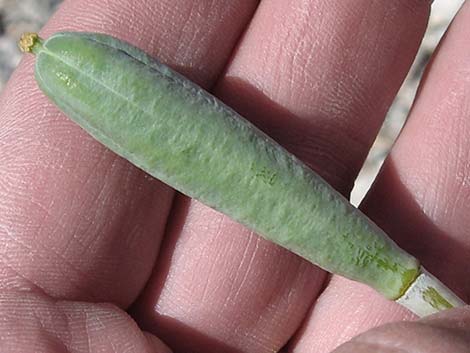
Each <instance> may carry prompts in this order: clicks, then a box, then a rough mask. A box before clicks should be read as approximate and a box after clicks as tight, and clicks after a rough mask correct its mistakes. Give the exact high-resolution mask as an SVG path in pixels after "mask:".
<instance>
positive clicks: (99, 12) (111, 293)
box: [0, 0, 470, 353]
mask: <svg viewBox="0 0 470 353" xmlns="http://www.w3.org/2000/svg"><path fill="white" fill-rule="evenodd" d="M256 5H257V2H256V1H251V0H250V1H246V0H243V1H242V0H239V1H225V0H224V1H218V2H211V1H199V2H197V3H195V4H194V3H193V2H188V1H183V0H181V1H169V0H162V1H159V2H158V3H154V2H152V1H143V2H139V3H138V4H134V3H133V2H131V1H125V0H124V1H119V0H115V1H109V2H105V3H104V4H103V3H101V2H96V1H93V0H75V1H68V2H66V3H65V4H64V5H63V6H62V8H61V9H60V10H59V12H58V13H57V14H56V16H55V17H54V19H52V20H51V22H50V23H49V25H48V26H47V28H46V29H45V34H44V36H46V37H47V35H48V34H50V33H52V32H55V31H57V30H62V29H69V30H86V31H97V32H103V31H105V32H107V33H110V34H113V35H115V36H117V37H120V38H122V39H125V40H128V41H129V42H132V43H134V44H136V45H138V46H140V47H142V48H143V49H145V50H147V51H148V52H149V53H152V54H154V55H156V56H158V57H159V58H161V59H162V60H163V61H166V62H167V63H169V64H170V65H172V66H173V67H175V68H176V69H178V70H180V71H181V72H182V73H184V74H186V75H187V76H189V77H190V78H192V79H193V80H195V81H196V82H198V83H200V84H201V85H203V86H204V87H207V88H210V87H212V88H213V91H214V92H215V93H216V94H217V95H218V96H219V97H221V98H222V99H223V100H225V101H226V102H227V103H228V104H229V105H231V106H233V107H234V108H235V109H237V110H238V111H239V112H240V113H242V115H244V116H246V117H247V118H250V119H251V120H252V121H254V122H255V123H256V124H257V125H258V126H260V127H261V128H263V129H264V130H265V131H267V132H268V133H269V134H270V135H271V136H272V137H274V138H275V139H276V140H278V141H279V142H280V143H282V144H283V145H284V146H286V147H287V148H288V149H289V150H291V151H292V152H293V153H295V154H297V155H298V156H299V157H300V158H302V159H303V160H304V161H306V162H307V163H308V164H309V165H310V166H312V168H314V169H315V170H317V171H318V172H319V173H320V174H321V175H323V176H324V177H325V178H326V179H327V180H328V181H329V182H330V183H332V184H333V185H334V186H335V187H336V188H337V189H338V190H340V191H342V192H343V193H345V194H346V193H348V192H349V190H350V188H351V185H352V183H353V181H354V178H355V175H356V173H357V172H358V169H359V168H360V165H361V163H362V162H363V160H364V158H365V156H366V154H367V151H368V149H369V147H370V144H371V143H372V141H373V139H374V136H375V134H376V132H377V129H378V127H379V126H380V124H381V122H382V119H383V117H384V114H385V112H386V110H387V108H388V106H389V104H390V103H391V101H392V99H393V97H394V95H395V94H396V91H397V89H398V87H399V85H400V84H401V82H402V80H403V78H404V76H405V75H406V72H407V70H408V69H409V66H410V64H411V62H412V59H413V55H414V54H415V51H416V49H417V47H418V45H419V41H420V39H421V37H422V34H423V31H424V29H425V24H426V17H427V15H428V12H429V4H427V3H426V2H424V1H423V2H412V3H411V4H410V2H401V1H396V2H393V4H391V3H380V2H377V3H375V2H374V3H372V4H371V2H370V1H365V0H364V1H362V0H361V1H356V2H354V4H352V2H346V3H345V2H342V1H333V2H331V1H303V2H296V1H287V2H285V1H271V2H268V1H263V2H261V4H260V5H259V7H258V9H257V11H256V15H255V16H254V17H253V13H254V11H255V8H256ZM469 18H470V6H469V4H468V3H467V5H465V6H464V9H463V10H462V11H461V13H460V14H459V17H458V19H457V20H456V21H455V23H454V25H453V27H452V29H451V31H450V32H449V34H448V36H447V38H446V39H445V41H444V42H443V44H442V47H441V49H440V52H439V54H438V55H437V56H436V58H435V60H434V62H433V65H432V68H431V70H430V71H429V74H428V76H427V79H426V81H425V83H424V85H423V87H422V89H421V93H420V95H419V97H418V99H417V101H416V104H415V107H414V109H413V112H412V115H411V117H410V120H409V122H408V124H407V126H406V128H405V130H404V132H403V133H402V135H401V137H400V139H399V141H398V142H397V144H396V146H395V147H394V150H393V152H392V154H391V157H390V158H389V159H388V161H387V163H386V165H385V167H384V169H383V171H382V173H381V175H380V176H379V179H378V181H377V183H376V184H375V186H374V187H373V189H372V191H371V192H370V194H369V196H368V198H367V200H366V201H365V203H364V205H363V209H364V210H365V212H366V213H367V214H368V215H369V216H371V217H372V218H373V219H374V220H375V221H377V222H378V223H379V224H380V225H381V226H382V227H383V228H384V229H385V230H386V231H387V232H388V233H389V234H390V235H391V236H393V237H394V238H395V239H396V240H397V241H398V242H399V243H400V244H401V245H402V246H404V247H405V248H407V249H408V250H409V251H411V252H412V253H414V254H415V255H416V256H417V257H418V258H420V259H421V260H422V261H423V263H424V264H425V265H426V266H427V267H428V268H430V269H431V270H433V272H435V273H436V275H438V276H440V277H441V278H442V279H443V280H445V281H446V282H447V283H448V284H449V285H450V286H451V287H453V288H454V289H456V290H457V292H458V293H459V294H460V295H461V296H462V297H463V298H464V299H465V298H468V296H469V295H470V285H469V284H468V282H466V279H467V278H468V275H469V272H468V269H467V268H468V255H469V254H470V240H469V239H468V237H466V230H467V229H468V226H469V222H468V212H469V209H468V205H467V204H466V202H465V200H467V199H468V197H469V195H470V190H469V188H468V180H467V179H468V176H467V175H468V173H469V168H468V161H469V160H470V157H469V155H468V153H466V152H465V151H467V150H468V147H469V146H468V145H469V143H468V137H467V136H468V134H470V124H469V123H468V119H466V117H468V115H469V114H470V111H469V109H468V105H466V101H467V99H468V95H469V93H468V92H469V83H468V79H467V78H468V77H467V76H468V75H466V72H468V67H469V64H468V63H469V62H470V61H469V60H468V56H469V53H470V44H469V43H468V41H465V38H466V36H465V31H468V27H469V26H468V23H470V21H469ZM248 23H249V26H248ZM247 26H248V27H247ZM245 28H248V29H247V31H246V32H245V34H244V35H243V37H241V38H240V36H241V33H242V31H243V30H244V29H245ZM238 40H239V42H238V45H237V46H236V47H235V44H236V42H237V41H238ZM2 103H3V104H2V105H1V108H0V121H1V122H2V130H1V131H0V149H1V153H0V193H1V194H0V199H1V202H0V244H1V247H0V254H1V262H0V298H1V299H0V317H1V318H2V320H0V347H1V348H2V351H6V352H25V351H34V352H47V353H52V352H54V353H55V352H66V351H69V352H90V353H94V352H101V351H106V352H108V351H111V352H116V353H120V352H166V351H167V348H165V347H164V346H163V345H162V344H161V343H160V341H159V340H158V339H157V338H156V336H158V337H161V338H162V339H163V340H164V341H165V342H167V343H168V345H169V346H170V347H171V348H172V349H173V351H174V352H183V351H184V352H202V351H205V352H206V351H215V352H237V353H239V352H273V351H278V350H280V349H281V348H282V347H283V346H284V345H285V344H286V342H288V341H289V344H288V345H287V346H285V347H284V348H283V350H284V351H286V352H296V353H304V352H305V353H307V352H309V353H310V352H329V351H331V350H333V349H334V348H335V347H337V346H338V345H339V344H341V343H343V342H345V341H347V340H349V339H350V338H351V337H353V336H355V335H356V334H358V333H360V332H363V331H366V330H367V329H369V328H372V327H375V326H378V325H380V324H382V323H386V322H389V321H399V320H404V319H411V315H410V314H409V313H407V312H405V310H404V309H401V308H399V307H398V306H397V305H395V304H394V303H391V302H387V301H385V300H384V299H382V298H381V297H380V296H378V295H377V294H376V293H374V292H373V291H372V290H370V289H368V288H365V287H364V286H361V285H359V284H356V283H352V282H350V281H347V280H345V279H342V278H340V277H336V276H332V277H331V278H328V279H327V276H326V274H325V273H324V272H322V271H321V270H319V269H318V268H316V267H314V266H312V265H310V264H308V263H306V262H304V261H302V260H301V259H299V258H298V257H296V256H294V255H293V254H290V253H288V252H287V251H285V250H282V249H280V248H278V247H276V246H274V245H273V244H270V243H268V242H266V241H264V240H262V239H261V238H259V237H258V236H257V235H255V234H253V233H251V232H250V231H248V230H247V229H245V228H243V227H242V226H240V225H238V224H236V223H234V222H232V221H231V220H229V219H227V218H226V217H224V216H222V215H220V214H218V213H216V212H215V211H212V210H211V209H209V208H207V207H205V206H204V205H201V204H200V203H197V202H195V201H192V200H188V199H186V198H184V197H182V196H180V195H175V194H174V192H173V191H172V190H170V189H169V188H168V187H166V186H165V185H162V184H161V183H159V182H158V181H156V180H152V179H151V178H149V177H147V176H145V175H143V173H141V172H140V171H138V170H137V169H135V168H133V167H131V166H130V165H129V164H128V163H127V162H125V161H123V160H121V159H120V158H118V157H116V156H115V155H113V154H112V153H111V152H109V151H106V150H105V149H104V148H103V147H101V146H100V145H98V144H97V143H96V142H94V141H92V139H91V138H89V137H88V136H87V135H86V134H85V133H84V132H83V131H81V130H80V129H79V128H78V127H76V126H75V125H73V124H72V123H70V122H69V121H68V120H67V119H65V118H64V117H63V116H62V115H61V114H60V113H59V112H58V111H57V110H56V109H55V108H54V107H53V106H52V105H51V104H50V103H49V102H48V101H47V99H46V98H45V97H44V96H43V95H42V94H41V93H40V92H39V91H38V89H37V87H36V85H35V83H34V82H33V77H32V61H31V60H30V59H25V60H24V62H23V63H22V65H21V66H20V68H19V69H18V70H17V71H16V73H15V75H14V77H13V78H12V80H11V81H10V83H9V85H8V87H7V89H6V91H5V93H4V95H3V97H2ZM99 303H112V304H99ZM124 310H128V312H130V313H131V315H132V317H133V318H134V319H135V320H136V321H137V323H138V324H139V326H140V327H141V328H143V329H144V330H146V331H148V332H151V333H152V334H154V335H155V336H154V335H152V334H150V333H143V331H141V329H140V328H139V327H138V326H137V324H136V323H135V322H134V321H133V319H131V317H130V316H128V315H127V314H126V313H125V311H124ZM469 332H470V315H469V312H468V310H466V309H461V310H455V311H452V312H449V313H443V314H441V315H440V316H438V317H435V318H429V319H426V320H423V321H421V322H419V323H411V322H407V323H401V324H393V325H390V326H385V327H381V328H379V329H377V330H376V331H372V332H369V333H367V334H366V335H364V336H362V337H361V338H359V339H355V340H353V341H351V342H350V343H347V344H346V345H343V346H342V347H341V348H338V350H337V351H336V352H342V353H345V352H356V351H357V352H369V351H371V352H375V351H377V349H378V348H377V347H379V346H380V345H382V346H380V347H382V348H381V349H382V350H381V351H385V352H388V351H390V352H392V351H393V350H392V349H393V348H391V347H395V348H396V347H399V348H403V347H406V349H408V350H409V351H413V352H421V351H426V352H441V351H442V352H449V351H452V352H456V353H459V352H467V351H468V350H466V349H467V347H468V345H469V342H470V338H469V337H470V333H469ZM436 338H437V340H436ZM436 342H437V343H436ZM387 349H388V350H387Z"/></svg>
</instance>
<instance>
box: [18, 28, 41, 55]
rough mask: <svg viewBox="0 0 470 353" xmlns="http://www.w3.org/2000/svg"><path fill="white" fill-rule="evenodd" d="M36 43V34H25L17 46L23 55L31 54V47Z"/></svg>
mask: <svg viewBox="0 0 470 353" xmlns="http://www.w3.org/2000/svg"><path fill="white" fill-rule="evenodd" d="M37 42H39V35H38V34H37V33H31V32H26V33H23V35H22V36H21V38H20V41H19V43H18V45H19V47H20V50H21V51H22V52H23V53H32V52H33V47H34V46H35V44H36V43H37Z"/></svg>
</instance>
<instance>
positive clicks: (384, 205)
mask: <svg viewBox="0 0 470 353" xmlns="http://www.w3.org/2000/svg"><path fill="white" fill-rule="evenodd" d="M429 188H430V191H431V188H432V185H430V186H429ZM371 190H373V192H372V193H369V194H368V195H367V197H366V198H365V200H364V202H363V203H362V204H361V207H360V208H361V209H362V210H363V211H364V212H365V213H366V214H367V215H368V216H369V217H370V218H371V219H372V220H374V221H375V222H376V223H377V225H378V226H379V227H381V228H382V229H383V230H384V231H385V232H386V233H387V234H388V235H389V236H390V237H391V238H392V239H394V240H395V242H396V243H397V244H398V245H399V246H400V247H401V248H403V249H404V250H406V251H408V252H409V253H410V254H412V255H414V256H415V257H416V258H417V259H418V260H419V261H420V262H421V264H422V265H423V266H424V267H425V268H426V269H428V270H429V271H430V272H431V273H432V274H434V275H435V276H436V277H437V278H439V279H440V280H441V281H442V282H443V283H445V284H446V285H447V286H449V288H451V289H452V290H454V291H455V293H456V294H457V295H459V296H460V297H461V298H462V299H463V300H464V301H465V302H467V303H468V302H469V300H470V281H469V280H468V279H469V278H470V237H469V236H468V234H448V233H447V232H446V231H445V230H444V229H441V228H440V227H438V226H437V225H436V224H435V222H434V221H433V220H432V219H431V218H430V217H429V216H428V215H426V214H425V212H424V211H423V208H422V207H421V206H420V205H419V203H418V201H417V200H416V196H414V195H413V194H412V192H411V191H410V190H408V188H407V187H406V186H405V185H404V184H403V182H402V181H401V180H400V175H399V174H398V172H397V169H396V167H395V166H394V163H393V160H392V159H391V158H389V159H388V160H387V161H386V163H385V165H384V167H383V169H382V171H381V173H380V176H379V178H378V179H377V181H376V183H375V184H374V185H373V187H372V189H371ZM449 214H450V215H451V213H449ZM469 216H470V215H469ZM462 221H465V220H461V219H456V220H455V222H462Z"/></svg>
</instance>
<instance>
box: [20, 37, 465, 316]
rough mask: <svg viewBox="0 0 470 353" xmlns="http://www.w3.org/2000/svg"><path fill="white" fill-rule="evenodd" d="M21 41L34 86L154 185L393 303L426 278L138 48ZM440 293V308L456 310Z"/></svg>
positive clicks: (312, 179)
mask: <svg viewBox="0 0 470 353" xmlns="http://www.w3.org/2000/svg"><path fill="white" fill-rule="evenodd" d="M20 45H21V46H22V49H23V50H24V51H25V52H33V53H35V54H36V55H37V60H36V69H35V75H36V80H37V82H38V84H39V87H40V88H41V89H42V90H43V91H44V92H45V93H46V95H47V96H49V98H50V99H51V100H52V101H53V102H54V103H55V104H56V105H57V106H58V107H59V108H60V109H61V110H62V111H63V112H64V113H65V114H66V115H67V116H68V117H70V118H71V119H73V120H74V121H75V122H76V123H78V124H79V125H80V126H81V127H82V128H84V129H85V130H86V131H88V132H89V133H90V134H91V135H92V136H93V137H94V138H96V139H97V140H98V141H100V142H102V143H103V144H104V145H106V146H107V147H108V148H110V149H111V150H113V151H114V152H116V153H117V154H119V155H121V156H123V157H124V158H126V159H127V160H129V161H130V162H132V163H133V164H135V165H136V166H138V167H139V168H141V169H143V170H144V171H146V172H147V173H149V174H150V175H152V176H154V177H155V178H157V179H159V180H161V181H163V182H164V183H166V184H168V185H170V186H172V187H174V188H175V189H177V190H179V191H180V192H182V193H184V194H186V195H188V196H190V197H193V198H195V199H198V200H200V201H202V202H203V203H205V204H207V205H209V206H210V207H212V208H214V209H216V210H219V211H221V212H223V213H225V214H226V215H228V216H230V217H231V218H232V219H234V220H236V221H238V222H240V223H242V224H244V225H246V226H248V227H249V228H251V229H253V230H254V231H256V232H257V233H259V234H260V235H261V236H263V237H265V238H266V239H269V240H271V241H273V242H275V243H277V244H279V245H281V246H283V247H285V248H287V249H289V250H291V251H293V252H294V253H296V254H298V255H300V256H302V257H303V258H305V259H307V260H309V261H310V262H312V263H314V264H316V265H318V266H320V267H322V268H323V269H325V270H327V271H330V272H333V273H337V274H340V275H342V276H345V277H347V278H350V279H353V280H356V281H360V282H362V283H366V284H368V285H370V286H371V287H373V288H375V289H376V290H377V291H379V292H380V293H382V294H383V295H384V296H386V297H387V298H389V299H393V300H396V299H398V298H401V297H403V296H404V294H406V293H408V289H409V288H411V287H413V284H414V283H415V281H416V279H417V278H421V277H422V276H423V273H424V272H423V271H422V270H421V269H420V265H419V263H418V261H417V260H416V259H415V258H414V257H413V256H411V255H409V254H407V253H406V252H405V251H403V250H401V249H400V248H399V247H398V246H397V245H396V244H395V243H394V242H393V241H392V240H390V238H388V237H387V235H386V234H385V233H384V232H383V231H382V230H380V229H379V228H378V227H377V226H376V225H375V224H374V223H373V222H371V221H370V220H369V219H368V218H367V217H366V216H365V215H363V214H362V213H361V212H360V211H359V210H357V209H356V208H354V207H353V206H352V205H351V204H350V203H349V202H348V201H347V200H346V199H345V198H344V197H343V196H342V195H340V194H339V193H338V192H337V191H335V190H334V189H333V188H332V187H331V186H330V185H328V184H327V183H326V182H325V181H324V180H323V179H322V178H321V177H319V176H318V175H317V174H316V173H314V172H313V171H312V170H310V169H309V168H308V167H307V166H306V165H305V164H303V163H302V162H301V161H300V160H298V159H297V158H296V157H295V156H293V155H292V154H290V153H289V152H287V151H286V150H285V149H284V148H282V147H281V146H280V145H278V144H277V143H276V142H275V141H273V140H272V139H271V138H269V137H268V136H267V135H266V134H264V133H263V132H261V131H260V130H259V129H257V128H256V127H255V126H254V125H252V124H251V123H250V122H248V121H247V120H245V119H243V118H242V117H241V116H240V115H238V114H237V113H236V112H235V111H233V110H232V109H231V108H229V107H227V106H226V105H224V104H223V103H222V102H220V101H219V100H217V99H216V98H214V97H213V96H212V95H210V94H209V93H207V92H206V91H204V90H203V89H202V88H200V87H198V86H197V85H195V84H194V83H192V82H191V81H189V80H188V79H186V78H185V77H183V76H181V75H179V74H178V73H176V72H174V71H173V70H171V69H170V68H168V67H167V66H165V65H163V64H161V63H159V62H157V61H156V60H154V59H152V58H150V57H149V56H148V55H146V54H145V53H143V52H142V51H140V50H138V49H137V48H134V47H132V46H130V45H129V44H126V43H124V42H122V41H120V40H117V39H115V38H112V37H110V36H106V35H101V34H91V33H57V34H55V35H53V36H52V37H50V38H49V39H48V40H47V41H45V42H43V41H42V40H40V39H39V38H38V37H37V35H34V34H26V35H25V36H24V37H23V39H22V41H21V44H20ZM435 281H437V280H435ZM432 283H434V282H432ZM432 283H431V284H429V283H428V285H430V286H433V285H432ZM436 283H437V282H436ZM433 288H434V287H433ZM436 288H437V287H436ZM443 288H445V287H443V285H442V284H440V287H439V288H438V289H436V290H435V293H434V292H433V294H436V293H437V295H438V296H441V297H442V298H443V301H442V300H441V301H439V300H437V302H439V303H442V302H446V303H450V304H449V305H451V306H456V305H460V304H461V301H459V300H458V298H456V297H455V296H454V295H453V294H452V292H450V291H449V290H448V289H445V290H444V289H443ZM428 293H429V291H428ZM421 297H422V301H423V302H426V303H429V302H431V301H432V300H425V297H426V296H424V295H421ZM427 298H429V295H428V296H427ZM435 299H436V298H434V301H433V302H434V303H435V302H436V300H435ZM409 302H410V301H406V303H409ZM406 303H405V304H404V305H408V304H406ZM420 305H421V304H420ZM420 305H418V307H419V306H420ZM408 306H409V307H410V308H411V309H412V310H414V311H415V312H417V313H418V314H422V313H423V312H420V308H416V307H413V306H416V304H412V305H408ZM433 308H434V309H435V310H434V311H437V310H440V309H441V307H437V305H435V307H434V306H433ZM431 311H432V310H431ZM426 313H427V312H426Z"/></svg>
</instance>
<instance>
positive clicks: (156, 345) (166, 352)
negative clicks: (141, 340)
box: [144, 331, 172, 353]
mask: <svg viewBox="0 0 470 353" xmlns="http://www.w3.org/2000/svg"><path fill="white" fill-rule="evenodd" d="M144 336H145V338H146V339H147V341H148V345H149V347H150V350H151V352H153V353H172V351H171V349H170V348H168V346H167V345H166V344H165V343H163V342H162V341H161V340H160V339H159V338H157V337H156V336H154V335H152V334H151V333H149V332H145V331H144Z"/></svg>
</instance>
